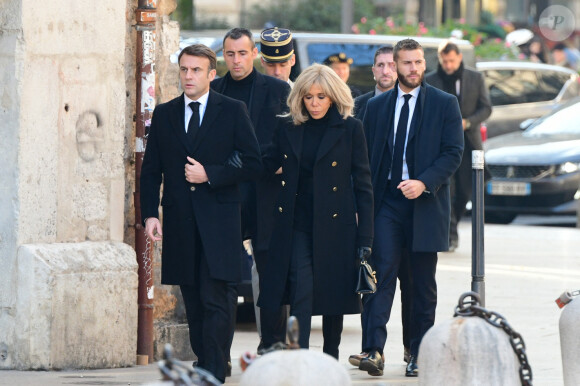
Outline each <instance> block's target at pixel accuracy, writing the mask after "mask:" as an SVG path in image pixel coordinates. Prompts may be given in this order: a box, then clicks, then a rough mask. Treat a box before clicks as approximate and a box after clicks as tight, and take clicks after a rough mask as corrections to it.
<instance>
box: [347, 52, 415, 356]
mask: <svg viewBox="0 0 580 386" xmlns="http://www.w3.org/2000/svg"><path fill="white" fill-rule="evenodd" d="M371 70H372V72H373V79H374V80H375V82H376V86H375V89H374V90H373V91H370V92H368V93H366V94H363V95H361V96H359V97H357V98H356V99H355V100H354V114H355V115H354V116H355V118H357V119H360V120H361V121H362V120H363V117H364V113H365V111H366V108H367V103H368V101H369V99H371V98H373V97H375V96H379V95H381V94H382V93H384V92H387V91H389V90H391V89H392V88H393V87H394V86H395V82H396V81H397V71H396V70H395V62H394V61H393V46H391V45H388V46H382V47H379V48H378V49H377V51H376V52H375V58H374V63H373V66H372V68H371ZM377 236H379V237H380V235H377ZM408 260H409V259H402V260H401V265H400V267H399V273H398V275H397V277H398V279H399V288H400V289H401V322H402V323H403V346H404V354H403V360H404V361H405V362H409V356H410V347H411V303H412V300H413V299H412V296H411V277H410V274H409V264H408ZM365 300H366V297H364V296H363V304H364V301H365ZM366 356H368V352H364V351H363V352H361V353H360V354H354V355H351V356H350V357H349V358H348V361H349V362H350V364H352V365H353V366H356V367H359V366H360V361H361V360H362V358H364V357H366Z"/></svg>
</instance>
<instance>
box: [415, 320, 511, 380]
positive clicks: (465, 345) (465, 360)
mask: <svg viewBox="0 0 580 386" xmlns="http://www.w3.org/2000/svg"><path fill="white" fill-rule="evenodd" d="M417 363H418V365H419V384H420V385H429V386H432V385H445V386H467V385H473V386H475V385H503V386H511V385H513V386H516V385H520V384H521V383H520V379H519V373H518V369H519V362H518V359H517V357H516V355H515V354H514V351H513V349H512V347H511V345H510V342H509V337H508V335H507V334H506V333H505V332H504V331H503V330H501V329H499V328H497V327H494V326H492V325H491V324H489V323H487V322H486V321H485V320H483V319H481V318H478V317H467V318H463V317H457V318H453V319H451V320H446V321H444V322H442V323H438V324H437V325H435V326H434V327H432V328H431V329H430V330H429V331H427V333H426V334H425V336H424V337H423V340H422V341H421V346H420V348H419V358H418V362H417Z"/></svg>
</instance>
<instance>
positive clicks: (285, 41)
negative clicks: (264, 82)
mask: <svg viewBox="0 0 580 386" xmlns="http://www.w3.org/2000/svg"><path fill="white" fill-rule="evenodd" d="M260 51H261V53H262V58H264V60H265V61H266V62H274V63H275V62H286V61H288V60H290V58H291V57H292V55H294V44H293V43H292V32H290V30H289V29H286V28H278V27H275V28H267V29H265V30H263V31H262V33H261V34H260Z"/></svg>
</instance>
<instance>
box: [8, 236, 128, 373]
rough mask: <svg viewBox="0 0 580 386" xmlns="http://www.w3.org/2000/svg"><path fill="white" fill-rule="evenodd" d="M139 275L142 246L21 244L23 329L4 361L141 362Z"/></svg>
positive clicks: (28, 364) (26, 364)
mask: <svg viewBox="0 0 580 386" xmlns="http://www.w3.org/2000/svg"><path fill="white" fill-rule="evenodd" d="M137 281H138V279H137V263H136V259H135V252H134V251H133V249H132V248H131V247H129V246H128V245H126V244H123V243H115V242H83V243H68V244H58V243H54V244H28V245H22V246H21V247H20V248H19V250H18V262H17V278H16V282H17V301H16V312H15V319H16V326H17V327H16V328H15V329H14V340H13V343H12V344H9V345H8V347H9V348H8V352H7V357H8V358H7V360H6V361H5V362H6V363H10V365H11V366H10V367H11V368H17V369H68V368H105V367H123V366H130V365H134V364H135V353H136V343H137V296H136V294H137ZM0 367H3V366H2V363H0Z"/></svg>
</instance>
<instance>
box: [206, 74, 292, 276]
mask: <svg viewBox="0 0 580 386" xmlns="http://www.w3.org/2000/svg"><path fill="white" fill-rule="evenodd" d="M254 71H256V70H254ZM231 81H232V80H231V77H230V75H229V73H227V74H226V75H225V76H224V77H222V78H219V79H215V80H214V81H213V82H211V88H212V89H213V90H215V91H217V92H219V93H223V92H224V90H225V89H226V86H227V83H228V82H231ZM289 93H290V86H289V85H288V83H286V82H283V81H281V80H279V79H276V78H273V77H271V76H267V75H264V74H261V73H260V72H258V71H256V80H255V83H254V90H253V92H252V100H251V102H250V106H248V108H249V110H250V111H249V112H250V119H251V121H252V124H253V126H254V130H255V133H256V137H257V138H258V143H259V144H260V148H265V147H266V146H267V145H268V144H270V143H271V142H272V137H273V135H274V130H275V128H276V126H277V124H278V119H279V118H278V117H277V116H278V115H280V114H282V113H283V112H285V111H287V110H288V107H287V106H286V98H287V97H288V94H289ZM231 117H232V118H233V119H235V115H231ZM279 188H280V180H279V179H278V178H277V177H273V178H270V179H269V180H267V181H258V182H256V183H248V184H244V187H243V189H244V196H245V197H244V204H243V205H244V208H243V213H244V216H243V217H244V218H243V219H242V220H243V228H244V230H243V231H244V237H246V238H248V237H251V238H253V239H254V240H253V241H254V243H253V246H254V249H256V250H267V249H268V245H269V240H270V234H271V232H272V225H273V218H272V215H271V210H272V208H273V206H274V201H275V199H276V196H277V195H278V190H279ZM260 263H261V261H260V262H258V265H261V264H260ZM260 268H261V267H260Z"/></svg>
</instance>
